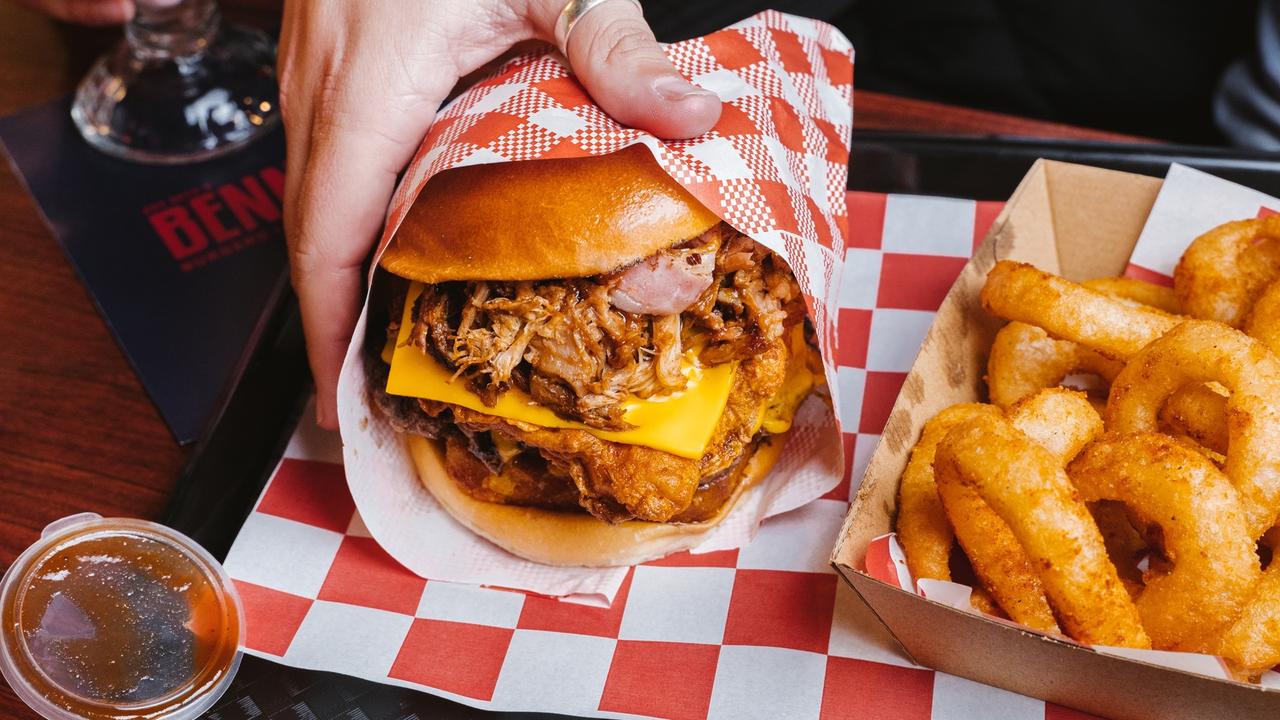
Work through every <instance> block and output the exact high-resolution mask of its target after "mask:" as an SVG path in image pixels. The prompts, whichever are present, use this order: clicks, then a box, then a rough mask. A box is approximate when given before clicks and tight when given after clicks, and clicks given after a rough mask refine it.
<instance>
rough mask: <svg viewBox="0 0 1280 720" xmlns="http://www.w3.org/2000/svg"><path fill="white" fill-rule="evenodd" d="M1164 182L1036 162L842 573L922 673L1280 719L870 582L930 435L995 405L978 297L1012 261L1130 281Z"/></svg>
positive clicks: (855, 532)
mask: <svg viewBox="0 0 1280 720" xmlns="http://www.w3.org/2000/svg"><path fill="white" fill-rule="evenodd" d="M1160 185H1161V181H1160V180H1157V179H1155V178H1150V177H1146V176H1142V175H1133V174H1129V173H1122V172H1116V171H1112V170H1102V169H1098V168H1092V167H1087V166H1083V165H1072V164H1068V163H1061V162H1054V161H1048V160H1040V161H1038V162H1037V163H1036V164H1035V165H1034V166H1033V167H1032V168H1031V170H1030V171H1029V172H1028V173H1027V176H1026V177H1025V178H1024V179H1023V181H1022V183H1021V184H1020V185H1019V186H1018V189H1017V190H1016V191H1015V192H1014V194H1013V197H1011V198H1010V200H1009V202H1008V204H1007V205H1006V206H1005V208H1004V210H1003V212H1001V213H1000V215H999V217H998V218H997V219H996V221H995V223H994V224H993V225H992V227H991V230H990V231H989V232H988V233H987V236H986V238H985V239H984V240H983V242H982V244H981V245H980V246H979V247H978V250H977V251H976V252H975V254H974V257H973V259H972V260H971V261H970V262H969V263H968V264H967V265H966V266H965V268H964V270H963V271H962V272H961V274H960V276H959V278H958V279H957V280H956V283H955V285H954V286H953V287H952V289H951V291H950V292H949V293H948V294H947V296H946V298H945V300H944V301H943V303H942V305H941V307H940V308H939V310H938V314H937V317H936V319H935V320H934V323H933V326H932V328H931V329H930V331H929V333H928V335H927V336H926V337H925V341H924V344H923V345H922V347H921V349H920V354H919V356H918V357H917V358H916V361H915V363H914V365H913V366H912V368H911V372H910V373H909V374H908V375H907V378H906V380H905V381H904V383H903V386H902V391H901V393H900V394H899V396H898V399H897V401H896V402H895V404H894V406H893V410H892V412H891V413H890V416H889V420H888V423H887V424H886V426H885V429H884V433H883V435H882V438H881V441H880V445H879V446H878V447H877V448H876V450H875V453H874V454H873V455H872V457H871V460H870V462H869V464H868V466H867V470H866V473H865V474H864V476H863V478H862V484H861V487H860V489H859V490H858V494H857V497H856V498H855V500H854V502H853V504H852V506H851V507H850V510H849V515H848V517H847V518H846V520H845V524H844V528H843V529H842V531H841V533H840V536H839V539H838V541H837V545H836V548H835V550H834V552H833V555H832V563H833V564H834V565H835V567H836V570H837V571H838V572H839V573H840V575H841V576H842V577H843V578H844V579H845V581H846V582H848V583H849V584H850V585H851V586H852V587H853V589H854V590H855V591H856V592H857V593H858V595H859V596H860V597H861V598H862V599H863V600H864V601H865V602H866V603H867V605H868V606H870V608H871V609H872V610H873V611H874V612H875V614H876V615H877V616H878V617H879V619H880V620H881V622H883V623H884V625H885V626H886V627H887V628H888V629H889V631H890V632H891V633H892V634H893V636H894V637H895V638H897V640H898V641H899V642H900V643H901V644H902V646H903V648H904V649H905V650H906V651H907V653H908V654H909V655H910V656H911V657H912V658H913V659H914V660H915V661H916V662H918V663H920V664H922V665H926V666H929V667H932V668H936V669H938V670H941V671H944V672H948V673H951V674H954V675H960V676H963V677H967V678H971V679H973V680H977V681H979V682H983V683H986V684H989V685H995V686H997V687H1001V688H1004V689H1007V690H1011V691H1013V692H1017V693H1022V694H1024V695H1031V696H1034V697H1037V698H1041V699H1044V700H1048V701H1051V702H1054V703H1058V704H1061V705H1066V706H1069V707H1074V708H1077V709H1080V710H1084V711H1087V712H1091V713H1096V714H1099V715H1104V716H1107V717H1113V718H1118V719H1127V718H1165V719H1173V718H1215V717H1232V718H1255V717H1256V718H1263V717H1267V718H1275V717H1280V690H1275V689H1266V688H1262V687H1258V686H1251V685H1245V684H1242V683H1235V682H1230V681H1226V680H1217V679H1213V678H1209V677H1205V676H1202V675H1196V674H1192V673H1187V672H1183V671H1179V670H1174V669H1170V668H1167V667H1161V666H1157V665H1152V664H1149V663H1145V662H1139V661H1136V660H1130V659H1126V658H1121V657H1117V656H1113V655H1109V654H1103V653H1100V652H1097V651H1095V650H1093V649H1090V648H1087V647H1083V646H1080V645H1077V644H1075V643H1072V642H1070V641H1068V640H1062V639H1057V638H1050V637H1046V636H1042V635H1038V634H1036V633H1033V632H1031V631H1028V630H1024V629H1021V628H1019V627H1016V626H1013V625H1011V624H1008V623H1005V622H1000V621H997V620H993V619H990V618H986V617H983V616H979V615H975V614H972V613H967V612H964V611H961V610H957V609H954V608H951V607H948V606H946V605H942V604H940V603H937V602H934V601H930V600H927V599H925V598H923V597H920V596H918V595H914V594H911V593H908V592H906V591H903V590H901V589H898V588H896V587H891V586H890V585H888V584H885V583H883V582H881V581H879V580H876V579H874V578H872V577H871V576H870V575H867V574H866V573H865V572H864V570H863V569H864V568H865V556H866V551H867V547H868V544H869V543H870V542H871V541H872V540H873V539H874V538H876V537H879V536H881V535H884V534H886V533H888V532H891V531H892V530H893V524H894V518H895V515H896V504H897V490H898V480H899V477H900V476H901V475H902V470H903V468H904V467H905V466H906V462H907V457H908V455H909V453H910V451H911V447H912V446H913V445H914V443H915V441H916V439H917V438H918V437H919V435H920V430H921V427H922V426H923V425H924V423H925V421H927V420H928V419H929V418H931V417H933V415H934V414H935V413H937V412H938V411H939V410H941V409H942V408H945V407H947V406H948V405H952V404H954V403H959V402H973V401H979V400H985V383H984V382H983V376H984V374H985V370H986V361H987V352H988V350H989V348H990V347H991V341H992V338H993V337H994V335H995V332H996V331H997V330H998V329H999V328H1000V327H1001V325H1003V321H1002V320H999V319H997V318H993V317H990V316H988V315H987V314H986V313H984V312H983V311H982V309H981V307H980V306H979V302H978V293H979V291H980V289H981V288H982V285H983V283H984V281H985V279H986V276H987V272H988V271H989V270H990V269H991V267H992V266H994V265H995V263H996V261H998V260H1003V259H1012V260H1020V261H1023V262H1029V263H1032V264H1034V265H1036V266H1037V267H1039V268H1041V269H1043V270H1046V271H1049V272H1053V273H1057V274H1060V275H1063V276H1065V277H1067V278H1070V279H1074V280H1084V279H1088V278H1092V277H1099V276H1104V275H1119V274H1121V273H1122V272H1123V271H1124V268H1125V266H1126V264H1127V262H1128V259H1129V255H1130V253H1131V251H1132V249H1133V246H1134V243H1135V242H1136V241H1137V239H1138V235H1139V233H1140V232H1141V230H1142V227H1143V224H1144V223H1145V222H1146V219H1147V215H1148V213H1149V212H1150V210H1151V206H1152V204H1153V203H1154V202H1155V198H1156V194H1157V192H1158V191H1159V189H1160Z"/></svg>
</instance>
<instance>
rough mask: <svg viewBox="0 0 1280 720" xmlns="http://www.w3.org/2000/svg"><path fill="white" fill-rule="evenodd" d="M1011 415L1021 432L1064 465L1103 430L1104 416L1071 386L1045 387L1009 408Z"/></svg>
mask: <svg viewBox="0 0 1280 720" xmlns="http://www.w3.org/2000/svg"><path fill="white" fill-rule="evenodd" d="M1007 416H1008V418H1009V422H1010V423H1012V424H1013V426H1014V427H1015V428H1017V429H1018V431H1019V432H1021V433H1022V434H1023V435H1026V436H1027V437H1029V438H1031V439H1032V440H1033V441H1035V443H1036V444H1037V445H1039V446H1041V447H1043V448H1044V449H1045V450H1048V451H1049V453H1050V454H1051V455H1053V457H1054V459H1055V460H1057V461H1058V464H1059V465H1062V466H1064V467H1065V466H1066V464H1067V463H1069V462H1071V459H1072V458H1074V457H1075V456H1076V454H1077V453H1079V452H1080V450H1081V449H1083V448H1084V446H1085V445H1088V444H1089V443H1090V442H1091V441H1092V440H1093V439H1094V438H1096V437H1098V436H1099V435H1101V434H1102V429H1103V427H1102V416H1101V415H1099V414H1098V411H1097V410H1094V409H1093V405H1092V404H1091V403H1090V402H1089V398H1088V396H1086V395H1085V394H1084V393H1083V392H1080V391H1079V390H1072V389H1070V388H1049V389H1048V390H1041V391H1040V392H1038V393H1036V394H1035V395H1032V396H1031V397H1028V398H1024V399H1023V400H1021V401H1019V402H1018V403H1017V404H1016V405H1014V406H1013V407H1011V408H1009V411H1008V413H1007Z"/></svg>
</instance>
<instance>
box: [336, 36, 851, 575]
mask: <svg viewBox="0 0 1280 720" xmlns="http://www.w3.org/2000/svg"><path fill="white" fill-rule="evenodd" d="M667 54H668V56H669V57H670V58H671V60H672V62H673V63H674V64H675V66H676V68H677V69H678V70H679V71H680V72H681V73H682V74H684V75H685V76H686V77H687V78H689V79H690V80H691V81H692V82H693V83H695V84H696V85H699V86H701V87H704V88H706V89H708V90H712V91H714V92H715V93H717V94H718V95H719V96H720V98H721V100H723V101H724V103H725V105H724V111H723V115H722V117H721V120H720V122H719V123H718V124H717V125H716V127H715V129H714V130H712V131H711V132H710V133H708V134H706V135H703V136H701V137H698V138H695V139H692V140H685V141H675V142H664V141H661V140H658V139H657V138H655V137H653V136H651V135H649V134H647V133H644V132H641V131H638V130H635V129H632V128H626V127H623V126H620V125H618V124H617V123H616V122H615V121H613V120H612V119H611V118H609V117H608V116H607V115H605V113H604V112H603V111H602V110H601V109H600V108H599V107H597V106H596V105H595V104H593V103H592V102H591V100H590V98H589V96H588V95H587V94H586V92H585V90H584V89H583V88H582V86H581V85H579V84H578V83H577V81H576V80H575V79H574V78H573V77H572V76H571V75H569V72H568V68H567V66H566V64H565V63H564V60H563V58H562V57H561V56H560V55H559V54H558V53H554V52H548V53H544V54H537V55H528V56H524V57H520V58H517V59H515V60H513V61H511V62H509V63H508V64H506V65H505V66H504V67H503V68H502V69H500V70H499V71H498V72H497V73H496V74H495V75H494V76H492V77H490V78H488V79H486V80H483V81H481V82H480V83H479V84H477V85H476V86H474V87H472V88H471V89H469V90H467V91H466V92H464V93H463V94H462V95H460V96H458V97H457V98H456V99H455V100H454V101H453V102H452V103H450V105H449V106H448V107H446V108H445V109H444V110H443V111H441V113H440V115H439V118H438V119H437V121H436V123H435V125H434V126H433V127H432V129H431V132H430V134H429V135H428V136H427V138H426V140H425V141H424V142H423V144H422V146H421V147H420V148H419V149H418V152H417V154H416V155H415V157H414V159H413V162H412V163H411V164H410V166H409V168H408V170H407V171H406V173H405V175H404V177H403V179H402V181H401V183H400V186H399V187H398V188H397V190H396V193H395V196H394V198H393V200H392V203H391V207H390V209H389V212H388V220H387V225H386V229H385V231H384V233H383V237H382V242H381V244H380V248H379V250H381V248H382V247H385V246H386V243H387V241H388V240H389V238H390V237H391V236H392V235H393V234H394V233H395V231H396V229H397V228H398V227H399V224H400V222H401V220H403V218H404V216H405V213H406V212H407V211H408V208H409V207H410V206H411V204H412V203H413V200H414V199H415V198H416V197H417V195H418V193H419V192H420V191H421V190H422V189H423V187H424V186H425V185H426V183H427V181H428V180H429V179H430V178H431V177H432V176H433V175H434V174H436V173H438V172H440V171H442V170H447V169H450V168H455V167H460V166H463V165H474V164H481V163H492V162H511V161H532V160H538V159H544V158H566V157H583V156H588V155H603V154H607V153H611V152H615V151H617V150H620V149H622V148H624V147H627V146H629V145H633V144H636V143H642V144H644V145H645V146H646V147H647V148H648V149H649V150H650V151H651V152H652V153H653V155H654V157H655V158H656V159H657V161H658V163H659V165H661V166H662V168H663V169H664V170H666V171H667V172H668V173H669V174H670V175H671V177H672V178H673V179H675V180H676V181H677V182H678V183H680V184H681V185H682V186H684V187H685V188H686V189H687V190H689V192H690V193H692V194H693V195H694V196H695V197H697V198H698V200H700V201H701V202H702V203H703V204H704V205H706V206H707V207H708V208H710V209H711V210H712V211H714V212H715V213H716V214H717V215H719V216H720V217H721V218H722V219H724V220H725V221H726V222H728V223H729V224H730V225H732V226H733V227H734V228H736V229H737V230H739V231H740V232H742V233H744V234H746V235H748V236H750V237H751V238H753V239H754V240H756V241H757V242H759V243H761V244H763V245H764V246H766V247H768V248H769V249H771V250H773V251H774V252H776V253H778V254H779V255H780V256H781V257H783V258H784V259H785V260H786V261H787V263H788V264H789V265H790V266H791V269H792V271H793V272H794V274H795V276H796V279H797V281H798V283H799V286H800V288H801V290H802V291H803V293H804V295H805V299H806V302H807V304H808V307H809V311H810V316H811V319H812V320H813V323H814V327H815V328H817V330H818V336H819V344H820V346H821V350H822V356H823V361H824V365H825V368H826V374H827V381H828V386H829V387H834V386H835V370H834V363H833V360H832V358H833V352H834V347H833V345H834V338H835V337H836V330H835V326H834V321H835V317H834V315H835V313H834V312H833V308H834V307H835V304H836V297H835V295H836V293H835V288H838V287H839V278H840V272H841V269H842V254H841V252H840V250H841V249H842V248H843V247H844V245H845V233H846V222H847V217H846V215H847V212H846V207H845V186H846V183H847V177H848V159H849V146H848V141H849V135H850V129H851V126H852V120H853V117H852V116H853V113H852V104H851V103H852V93H853V85H852V83H853V50H852V47H851V46H850V44H849V42H848V40H847V39H845V38H844V36H842V35H841V34H840V33H839V32H838V31H836V30H835V29H833V28H832V27H830V26H828V25H826V24H823V23H820V22H817V21H814V20H808V19H803V18H797V17H793V16H789V15H784V14H780V13H776V12H764V13H761V14H759V15H755V16H753V17H751V18H748V19H746V20H744V21H742V22H740V23H737V24H736V25H733V26H731V27H729V28H726V29H724V30H721V31H719V32H716V33H712V34H711V35H708V36H705V37H702V38H696V39H693V40H688V41H685V42H681V43H676V44H674V45H670V46H668V47H667ZM367 310H368V307H367V300H366V307H365V310H364V311H362V313H361V315H360V320H359V322H358V324H357V326H356V330H355V334H354V338H356V340H355V341H353V342H352V344H351V346H350V348H349V349H348V352H347V358H346V362H345V363H344V365H343V369H342V374H341V377H340V380H339V385H338V417H339V424H340V427H341V430H342V438H343V442H344V461H345V465H346V472H347V478H348V483H349V485H350V488H351V494H352V496H353V497H354V498H355V502H356V506H357V508H358V509H359V511H360V515H361V516H362V517H363V518H364V521H365V524H366V525H367V527H368V529H369V531H370V532H371V533H372V535H373V537H374V538H375V539H376V540H377V541H378V542H379V544H381V545H382V547H383V548H385V549H386V550H387V551H388V552H389V553H390V554H391V556H392V557H394V558H395V559H396V560H398V561H399V562H401V563H402V564H404V565H405V566H406V567H407V568H409V569H410V570H412V571H413V572H415V573H417V574H418V575H420V576H423V577H431V578H433V579H438V580H448V581H454V582H462V583H472V584H483V585H492V586H500V587H507V588H515V589H521V590H527V591H532V592H536V593H540V594H545V595H553V596H585V597H586V598H588V599H589V598H595V599H597V600H599V599H601V598H603V599H606V600H608V599H611V598H612V597H613V595H614V594H615V593H616V592H617V590H618V588H619V586H620V584H621V583H622V580H623V578H624V577H625V575H626V568H609V569H586V568H557V567H551V566H546V565H540V564H537V563H532V562H528V561H524V560H521V559H519V558H516V557H514V556H512V555H510V554H508V553H506V552H505V551H503V550H501V549H499V548H497V547H496V546H494V545H491V544H489V543H488V542H487V541H485V540H482V539H481V538H479V537H478V536H476V535H474V534H472V533H471V532H470V531H468V530H466V529H465V528H463V527H462V526H461V525H459V524H458V523H456V522H454V521H453V520H452V519H451V518H450V517H449V516H448V515H447V514H446V513H445V512H443V509H442V508H441V506H440V505H439V504H438V503H437V502H436V501H435V499H434V498H433V497H432V496H431V495H430V494H429V493H428V492H427V491H426V490H424V489H423V488H422V487H421V485H420V484H419V483H418V480H417V476H416V473H415V471H414V468H413V465H412V463H411V461H410V459H409V456H408V453H407V451H406V450H405V448H404V447H403V445H402V443H401V442H400V440H399V439H398V438H397V437H396V435H395V433H393V432H392V431H391V429H390V428H389V427H388V426H387V424H386V423H385V422H384V420H383V418H382V417H381V415H380V414H379V413H378V412H377V411H376V410H375V409H373V408H372V407H371V405H370V402H369V393H368V389H369V387H368V378H367V377H366V375H365V367H364V363H363V362H362V360H361V354H362V352H363V349H362V348H361V347H360V339H362V338H364V337H365V329H366V322H367ZM841 470H842V455H841V444H840V434H839V426H838V419H837V418H836V417H835V416H834V415H833V413H832V412H831V410H830V409H829V408H828V406H826V405H824V404H822V403H820V402H818V401H816V400H813V399H811V400H810V401H809V402H808V403H806V405H805V406H804V407H803V408H802V409H801V412H800V413H799V415H798V416H797V419H796V422H795V423H794V425H793V428H792V431H791V433H790V435H789V438H788V441H787V445H786V446H785V449H784V451H783V454H782V457H781V458H780V460H779V462H778V464H777V466H776V468H775V470H774V471H773V472H772V473H771V474H770V475H769V477H768V478H767V479H766V480H765V481H764V482H763V483H761V484H760V485H759V486H757V487H756V488H754V489H753V490H752V491H751V492H749V493H748V494H747V495H746V496H745V497H744V498H743V500H742V501H741V502H740V503H739V505H738V506H737V507H735V509H734V510H733V512H732V513H731V514H730V516H729V517H728V518H727V519H726V520H725V521H724V522H723V523H722V525H721V526H720V527H719V528H717V529H716V531H714V532H713V533H712V534H711V535H710V536H709V537H708V538H707V539H706V540H705V541H704V543H703V544H702V545H701V546H699V547H698V548H697V549H696V551H710V550H717V549H726V548H732V547H738V546H740V545H742V544H744V543H746V542H747V541H749V540H750V538H751V537H752V534H753V533H754V532H755V529H756V528H757V527H758V525H759V523H760V521H761V520H763V519H764V518H766V517H768V516H770V515H776V514H778V513H782V512H785V511H787V510H791V509H793V508H796V507H799V506H801V505H803V504H805V503H807V502H809V501H810V500H813V499H815V498H818V497H820V496H821V495H822V494H823V493H825V492H827V491H828V490H830V489H831V488H833V487H834V486H835V485H836V484H838V483H839V481H840V477H841Z"/></svg>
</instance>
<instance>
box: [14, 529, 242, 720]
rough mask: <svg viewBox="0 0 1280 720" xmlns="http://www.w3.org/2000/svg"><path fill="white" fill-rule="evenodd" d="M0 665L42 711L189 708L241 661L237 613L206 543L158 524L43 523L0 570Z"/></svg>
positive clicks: (201, 705)
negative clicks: (10, 563)
mask: <svg viewBox="0 0 1280 720" xmlns="http://www.w3.org/2000/svg"><path fill="white" fill-rule="evenodd" d="M0 620H2V621H3V625H2V626H0V672H3V674H4V677H5V679H6V680H7V681H8V682H9V685H10V686H11V687H12V688H13V690H14V692H15V693H17V695H18V697H20V698H22V699H23V701H25V702H26V703H27V704H28V705H30V706H31V708H32V709H34V710H35V711H36V712H38V713H40V714H41V715H43V716H44V717H46V718H51V719H57V720H62V719H63V718H95V719H98V718H100V719H102V720H113V719H115V718H165V719H166V720H168V719H171V718H172V719H176V720H180V719H185V718H194V717H196V716H198V715H199V714H200V713H202V712H204V711H205V710H207V709H209V707H210V706H212V705H213V703H214V702H216V701H217V699H218V698H219V697H220V696H221V695H222V693H223V692H225V691H226V689H227V686H228V685H229V684H230V683H231V679H232V677H234V675H235V672H236V669H237V668H239V666H240V658H241V654H242V653H241V649H240V646H241V644H242V641H243V638H244V613H243V611H242V609H241V607H240V598H239V596H238V595H237V594H236V591H235V587H234V586H233V585H232V583H231V580H230V579H229V578H228V577H227V574H226V573H225V572H224V571H223V569H222V567H221V566H220V565H219V564H218V562H217V561H216V560H214V559H213V557H212V556H211V555H209V553H207V552H205V550H204V549H203V548H201V547H200V546H199V545H198V544H196V543H195V542H194V541H192V540H191V539H190V538H188V537H186V536H185V535H183V534H181V533H179V532H177V531H176V530H172V529H170V528H167V527H165V526H163V525H158V524H156V523H151V522H146V521H145V520H130V519H121V518H103V517H101V516H100V515H96V514H93V513H84V514H81V515H73V516H71V517H66V518H63V519H61V520H58V521H56V522H53V523H51V524H50V525H49V526H48V527H46V528H45V529H44V533H43V534H42V535H41V538H40V540H39V541H38V542H36V543H35V544H34V545H32V546H31V547H30V548H27V550H26V551H25V552H24V553H22V555H20V556H19V557H18V559H17V561H15V562H14V564H13V566H12V567H10V568H9V570H8V571H7V572H6V573H5V574H4V578H3V580H0Z"/></svg>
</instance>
